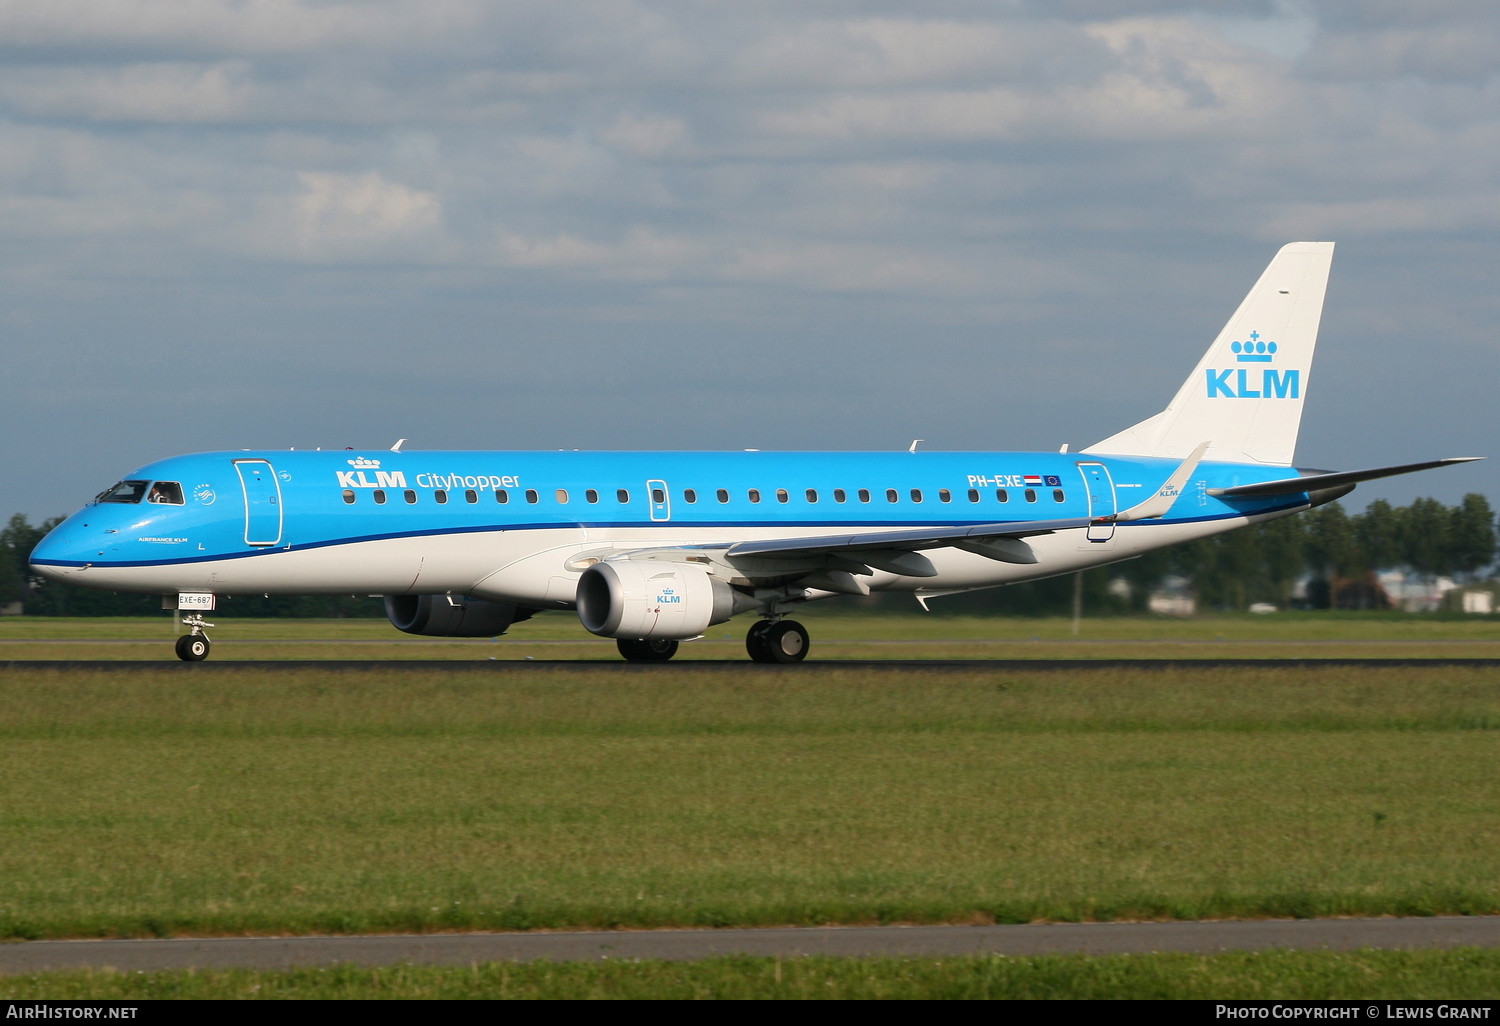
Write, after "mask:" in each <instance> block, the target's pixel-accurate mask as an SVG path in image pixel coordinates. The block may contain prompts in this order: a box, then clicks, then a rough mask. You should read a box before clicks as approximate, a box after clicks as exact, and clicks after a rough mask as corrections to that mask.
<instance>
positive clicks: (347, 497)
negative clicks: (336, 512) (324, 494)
mask: <svg viewBox="0 0 1500 1026" xmlns="http://www.w3.org/2000/svg"><path fill="white" fill-rule="evenodd" d="M344 501H345V502H347V503H349V504H350V505H351V506H352V505H354V489H353V488H345V489H344Z"/></svg>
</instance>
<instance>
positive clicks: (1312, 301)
mask: <svg viewBox="0 0 1500 1026" xmlns="http://www.w3.org/2000/svg"><path fill="white" fill-rule="evenodd" d="M1332 261H1333V243H1331V242H1293V243H1289V244H1287V245H1285V246H1282V247H1281V250H1280V252H1278V253H1277V254H1276V256H1275V257H1274V258H1273V259H1272V260H1271V263H1270V265H1269V266H1268V267H1267V268H1266V269H1265V272H1264V273H1263V274H1261V276H1260V280H1259V281H1257V282H1256V283H1255V287H1254V288H1252V289H1251V290H1250V294H1249V295H1247V296H1246V297H1245V301H1244V302H1243V303H1241V304H1240V307H1239V309H1238V310H1236V311H1235V312H1234V316H1233V317H1231V318H1229V323H1228V324H1226V325H1224V330H1223V331H1221V332H1219V337H1218V338H1216V339H1214V344H1213V345H1212V346H1210V347H1209V349H1208V352H1207V353H1205V354H1204V356H1203V359H1202V360H1200V361H1199V363H1198V366H1197V367H1196V368H1195V369H1194V370H1193V373H1192V375H1191V376H1190V377H1189V378H1188V379H1187V381H1185V382H1183V385H1182V388H1180V389H1179V390H1178V392H1177V395H1176V397H1175V398H1174V399H1173V400H1172V402H1171V403H1170V404H1169V405H1168V406H1167V408H1166V409H1165V410H1163V411H1162V412H1160V413H1158V414H1157V415H1156V416H1154V417H1151V418H1149V419H1147V420H1143V421H1141V422H1140V423H1139V424H1137V425H1135V426H1134V427H1129V428H1126V429H1125V430H1124V431H1121V432H1120V433H1119V434H1117V435H1111V436H1110V437H1109V438H1106V439H1105V440H1104V441H1102V442H1099V443H1097V444H1095V445H1091V446H1089V447H1088V448H1087V449H1085V450H1083V451H1084V452H1086V453H1092V454H1098V455H1112V456H1162V457H1172V456H1176V457H1178V458H1182V457H1184V456H1186V455H1187V454H1188V453H1190V452H1192V451H1193V449H1194V448H1195V447H1196V446H1197V445H1198V444H1199V443H1200V442H1202V440H1203V439H1205V438H1212V439H1213V440H1214V442H1213V446H1212V447H1211V448H1210V449H1209V450H1208V453H1207V455H1206V456H1205V457H1204V458H1205V459H1209V460H1223V461H1227V462H1231V463H1269V464H1275V465H1278V466H1290V465H1291V463H1292V455H1293V453H1294V452H1295V451H1296V448H1297V429H1298V428H1299V427H1300V426H1301V423H1302V401H1303V399H1304V398H1305V397H1306V395H1307V384H1308V375H1309V373H1310V372H1311V370H1312V358H1313V347H1314V346H1316V345H1317V342H1318V321H1319V320H1320V319H1321V318H1322V316H1323V293H1324V290H1325V289H1326V288H1327V286H1328V268H1329V265H1330V264H1331V263H1332Z"/></svg>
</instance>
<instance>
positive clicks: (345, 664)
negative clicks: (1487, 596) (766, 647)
mask: <svg viewBox="0 0 1500 1026" xmlns="http://www.w3.org/2000/svg"><path fill="white" fill-rule="evenodd" d="M1320 666H1323V667H1332V666H1357V667H1407V666H1414V667H1418V666H1425V667H1435V666H1472V667H1481V668H1484V667H1500V659H1485V658H1442V657H1439V658H1434V659H1423V658H1401V657H1397V658H1380V657H1373V658H1340V657H1334V658H1317V657H1309V658H1305V659H1299V658H1293V659H1279V658H1272V659H809V660H808V661H806V662H802V663H753V662H751V661H750V660H748V659H682V660H677V661H675V662H670V663H628V662H625V661H624V660H623V659H620V660H615V659H532V658H530V657H527V658H525V659H223V660H219V661H217V662H203V663H186V662H181V661H179V660H176V659H150V660H147V659H12V660H0V670H159V671H161V672H163V673H218V672H233V671H236V670H489V671H497V672H517V673H523V672H526V671H528V670H576V671H581V672H590V673H661V672H663V671H666V672H671V673H692V672H694V671H702V670H734V669H741V670H744V671H746V672H753V673H817V672H821V671H828V670H850V669H856V670H1090V669H1093V670H1097V669H1138V670H1170V669H1193V670H1195V669H1215V668H1224V667H1252V668H1259V669H1309V668H1315V667H1320Z"/></svg>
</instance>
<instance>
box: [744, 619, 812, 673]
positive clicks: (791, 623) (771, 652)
mask: <svg viewBox="0 0 1500 1026" xmlns="http://www.w3.org/2000/svg"><path fill="white" fill-rule="evenodd" d="M811 644H812V641H811V639H809V638H808V636H807V628H806V627H803V626H802V625H801V624H800V623H798V622H797V621H796V620H761V621H759V622H757V623H756V624H755V625H754V626H752V627H751V628H750V632H749V633H748V634H746V635H745V651H747V652H749V653H750V658H751V659H754V660H755V661H756V662H757V663H800V662H801V661H802V660H804V659H806V658H807V650H808V647H809V646H810V645H811Z"/></svg>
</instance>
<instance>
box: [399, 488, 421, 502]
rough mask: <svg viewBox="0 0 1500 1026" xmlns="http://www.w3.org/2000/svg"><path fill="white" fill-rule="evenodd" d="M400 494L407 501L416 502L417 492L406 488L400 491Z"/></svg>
mask: <svg viewBox="0 0 1500 1026" xmlns="http://www.w3.org/2000/svg"><path fill="white" fill-rule="evenodd" d="M401 494H402V496H404V497H405V499H406V501H407V502H416V501H417V493H416V492H414V491H412V490H411V489H410V488H408V489H407V490H406V491H404V492H402V493H401Z"/></svg>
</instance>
